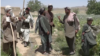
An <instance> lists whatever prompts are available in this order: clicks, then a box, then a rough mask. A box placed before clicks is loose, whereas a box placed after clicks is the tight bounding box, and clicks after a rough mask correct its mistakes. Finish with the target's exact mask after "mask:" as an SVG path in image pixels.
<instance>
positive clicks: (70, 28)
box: [60, 14, 79, 38]
mask: <svg viewBox="0 0 100 56" xmlns="http://www.w3.org/2000/svg"><path fill="white" fill-rule="evenodd" d="M68 18H72V19H73V21H72V22H68V21H67V19H68ZM60 22H61V23H62V24H64V30H65V36H67V37H69V38H73V37H75V30H79V20H78V18H77V17H76V16H75V14H73V15H72V16H71V17H70V16H68V15H65V16H64V18H63V21H60Z"/></svg>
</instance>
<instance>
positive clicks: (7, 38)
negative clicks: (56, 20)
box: [2, 5, 17, 56]
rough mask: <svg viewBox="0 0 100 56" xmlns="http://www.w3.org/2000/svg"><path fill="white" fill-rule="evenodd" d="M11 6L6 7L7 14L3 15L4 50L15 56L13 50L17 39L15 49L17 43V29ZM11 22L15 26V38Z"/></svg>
mask: <svg viewBox="0 0 100 56" xmlns="http://www.w3.org/2000/svg"><path fill="white" fill-rule="evenodd" d="M13 15H14V14H13V12H12V8H11V6H9V5H8V6H6V7H5V15H4V16H3V17H2V28H3V34H4V37H3V51H4V52H6V53H7V54H9V55H10V56H14V51H13V41H15V49H16V44H17V31H16V19H15V18H14V16H13ZM10 23H11V24H12V27H13V32H14V40H13V35H12V29H11V26H10ZM15 55H16V54H15Z"/></svg>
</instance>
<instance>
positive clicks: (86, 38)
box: [82, 17, 97, 56]
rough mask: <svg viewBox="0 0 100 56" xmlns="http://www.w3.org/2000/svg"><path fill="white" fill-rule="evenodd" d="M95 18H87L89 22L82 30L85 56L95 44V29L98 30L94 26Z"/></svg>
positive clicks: (87, 55)
mask: <svg viewBox="0 0 100 56" xmlns="http://www.w3.org/2000/svg"><path fill="white" fill-rule="evenodd" d="M92 22H93V19H92V17H88V18H87V24H85V25H84V26H83V30H82V49H83V51H84V53H85V56H89V49H90V48H92V47H93V46H95V45H96V44H97V43H96V35H95V33H94V32H93V30H97V29H96V28H95V27H93V26H92Z"/></svg>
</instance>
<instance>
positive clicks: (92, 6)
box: [87, 0, 100, 15]
mask: <svg viewBox="0 0 100 56" xmlns="http://www.w3.org/2000/svg"><path fill="white" fill-rule="evenodd" d="M87 7H88V10H87V14H96V15H98V14H100V2H97V1H96V0H88V5H87Z"/></svg>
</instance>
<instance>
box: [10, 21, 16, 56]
mask: <svg viewBox="0 0 100 56" xmlns="http://www.w3.org/2000/svg"><path fill="white" fill-rule="evenodd" d="M10 27H11V31H12V35H13V50H14V56H16V50H15V41H14V31H13V28H12V24H11V23H10Z"/></svg>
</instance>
